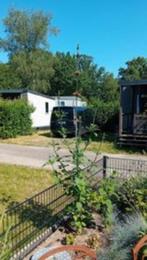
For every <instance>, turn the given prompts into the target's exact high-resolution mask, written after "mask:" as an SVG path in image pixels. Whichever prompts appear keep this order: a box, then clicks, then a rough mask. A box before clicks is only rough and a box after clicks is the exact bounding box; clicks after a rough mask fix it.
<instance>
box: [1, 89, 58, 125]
mask: <svg viewBox="0 0 147 260" xmlns="http://www.w3.org/2000/svg"><path fill="white" fill-rule="evenodd" d="M0 96H1V97H2V98H5V99H17V98H25V99H27V101H28V102H29V103H30V104H32V105H33V107H34V108H35V111H34V112H33V113H32V114H31V118H32V126H33V127H34V128H43V127H49V126H50V118H51V113H52V109H53V107H54V106H55V100H54V99H53V98H51V97H49V96H46V95H43V94H40V93H38V92H35V91H32V90H27V89H8V90H0Z"/></svg>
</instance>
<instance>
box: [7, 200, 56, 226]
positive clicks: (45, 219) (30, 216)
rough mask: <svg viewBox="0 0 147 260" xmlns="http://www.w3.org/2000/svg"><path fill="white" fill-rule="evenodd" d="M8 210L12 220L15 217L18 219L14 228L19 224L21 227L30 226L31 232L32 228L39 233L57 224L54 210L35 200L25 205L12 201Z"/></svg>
mask: <svg viewBox="0 0 147 260" xmlns="http://www.w3.org/2000/svg"><path fill="white" fill-rule="evenodd" d="M7 209H8V210H9V212H8V216H9V217H10V219H11V218H12V220H13V219H14V217H15V218H16V223H13V224H14V226H15V224H16V225H17V222H19V226H20V227H21V226H22V227H25V226H29V227H30V230H31V227H32V228H36V231H37V230H39V229H40V230H41V229H43V228H45V227H46V228H49V227H51V226H52V225H53V224H54V223H55V222H56V217H55V216H54V215H53V212H52V210H51V209H50V208H49V207H48V206H46V205H43V204H41V203H39V202H36V201H34V200H33V199H32V200H29V201H28V202H27V203H26V204H24V205H23V204H20V203H18V202H16V201H12V202H11V203H9V205H8V208H7ZM10 219H9V220H10ZM10 222H11V220H10Z"/></svg>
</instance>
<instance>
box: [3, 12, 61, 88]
mask: <svg viewBox="0 0 147 260" xmlns="http://www.w3.org/2000/svg"><path fill="white" fill-rule="evenodd" d="M51 22H52V16H51V15H50V14H45V13H43V12H42V11H37V12H28V11H20V10H16V9H11V10H10V11H9V13H8V16H7V17H6V18H5V19H4V26H5V35H6V36H5V38H3V39H2V38H1V39H0V48H1V49H2V50H4V51H6V52H7V53H8V54H9V63H10V65H11V68H12V69H13V71H15V73H16V75H17V76H18V78H19V79H20V86H21V87H23V88H24V87H25V88H30V89H33V90H37V91H40V92H42V93H47V92H48V91H49V89H50V78H51V77H52V76H53V72H54V71H53V68H52V67H53V58H52V55H51V53H49V52H48V47H49V44H48V36H49V34H56V33H57V31H58V30H57V28H55V27H53V26H52V24H51ZM11 87H13V84H12V85H11Z"/></svg>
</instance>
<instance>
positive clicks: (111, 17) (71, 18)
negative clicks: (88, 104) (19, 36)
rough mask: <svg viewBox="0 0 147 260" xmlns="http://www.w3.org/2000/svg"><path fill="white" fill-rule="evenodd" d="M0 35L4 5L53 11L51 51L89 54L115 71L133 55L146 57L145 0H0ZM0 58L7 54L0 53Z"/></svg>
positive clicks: (0, 32)
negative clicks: (56, 30)
mask: <svg viewBox="0 0 147 260" xmlns="http://www.w3.org/2000/svg"><path fill="white" fill-rule="evenodd" d="M0 2H1V3H0V37H3V35H4V32H3V31H4V27H3V25H2V19H3V18H4V17H5V16H6V15H7V12H8V9H9V8H11V7H15V8H18V9H31V10H40V9H41V10H44V11H45V12H50V13H51V14H52V15H53V25H55V26H57V27H58V28H59V29H60V33H59V35H58V36H56V37H54V36H50V38H49V43H50V50H51V51H52V52H56V51H61V52H62V51H63V52H67V51H70V52H71V53H75V51H76V45H77V43H79V44H80V52H81V53H82V54H87V55H90V56H92V57H93V58H94V62H95V63H96V64H97V65H98V66H104V67H105V68H106V70H107V71H110V72H113V73H114V74H115V75H117V72H118V69H119V68H120V67H121V66H123V67H124V66H125V62H126V61H127V60H130V59H132V58H134V57H137V56H144V57H147V0H140V1H139V0H24V1H21V0H0ZM0 61H2V62H6V61H7V55H6V54H4V53H2V52H1V53H0Z"/></svg>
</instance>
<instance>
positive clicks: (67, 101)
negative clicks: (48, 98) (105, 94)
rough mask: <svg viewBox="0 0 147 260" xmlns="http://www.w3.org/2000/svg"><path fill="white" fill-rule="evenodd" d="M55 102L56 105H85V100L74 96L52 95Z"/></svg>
mask: <svg viewBox="0 0 147 260" xmlns="http://www.w3.org/2000/svg"><path fill="white" fill-rule="evenodd" d="M53 98H54V99H55V102H56V106H69V107H75V106H78V107H83V106H86V102H85V101H82V100H81V98H79V97H76V96H59V97H53Z"/></svg>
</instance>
